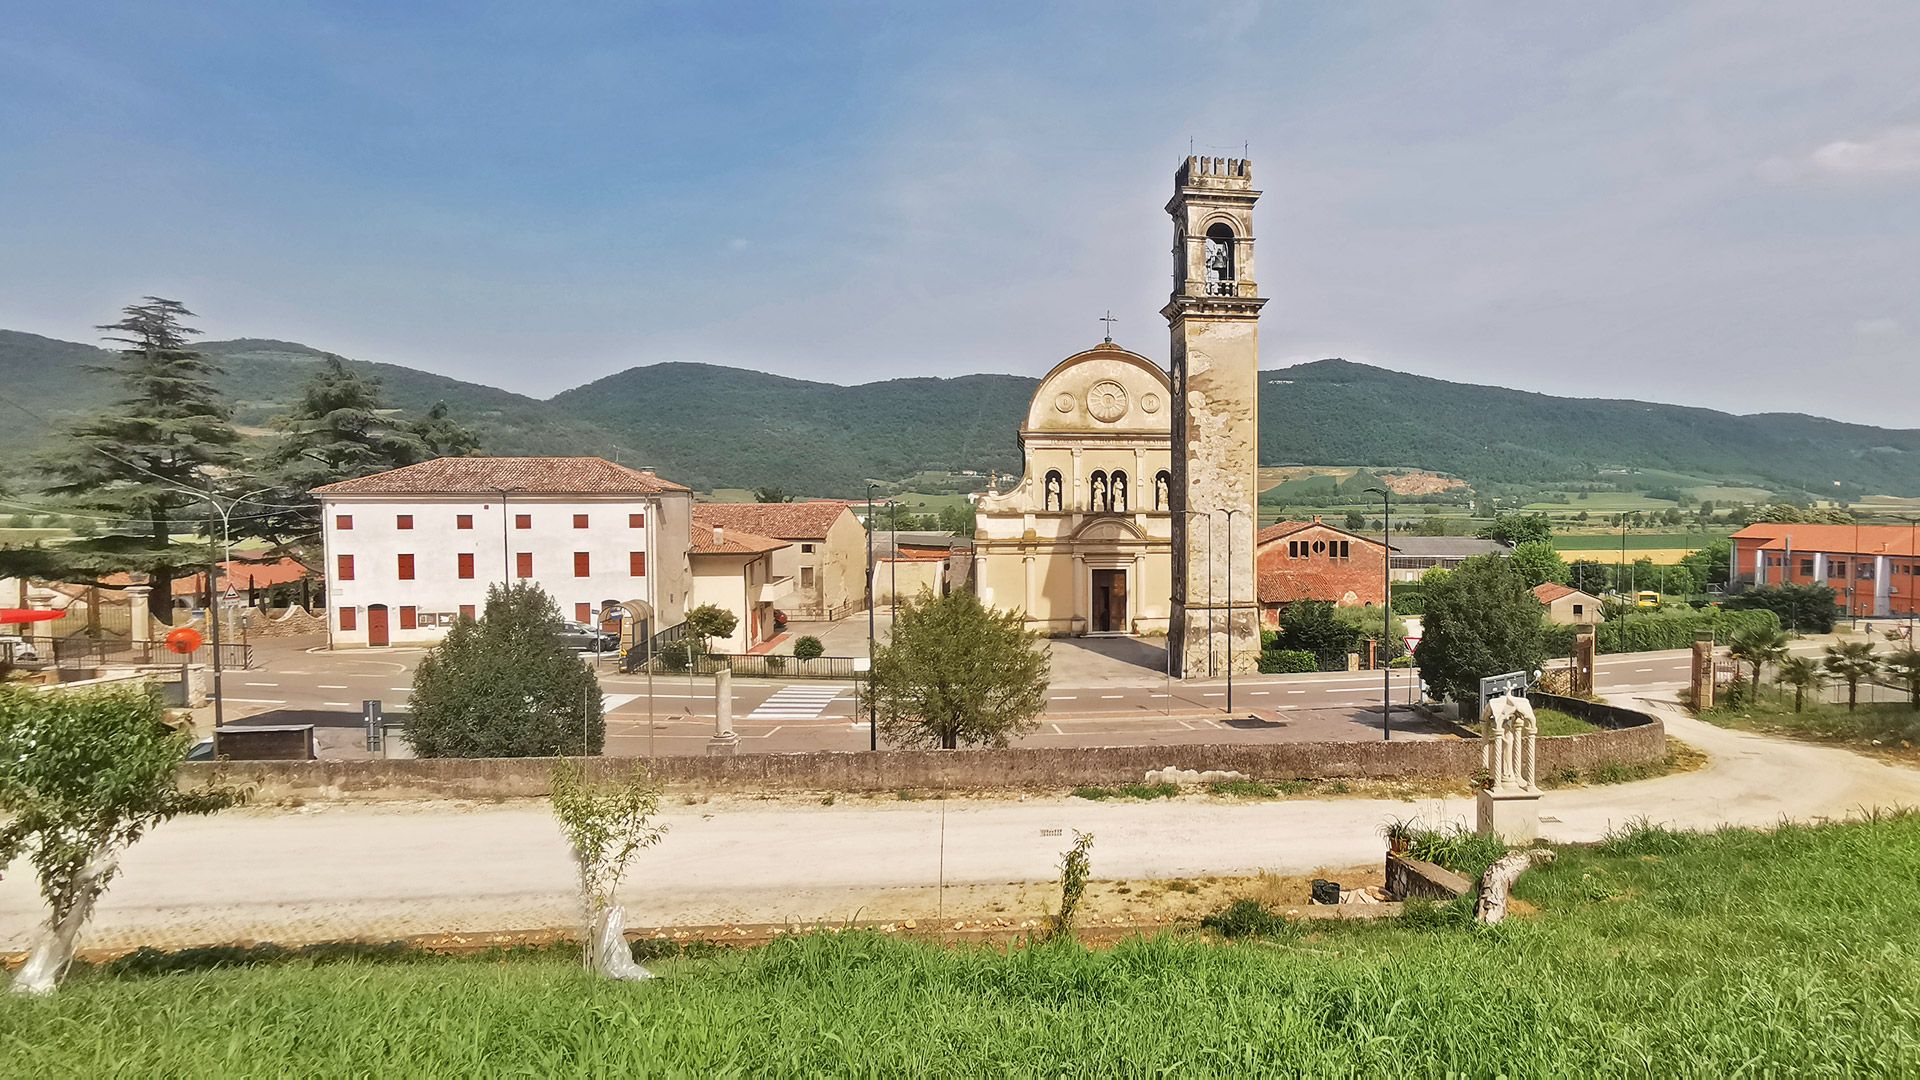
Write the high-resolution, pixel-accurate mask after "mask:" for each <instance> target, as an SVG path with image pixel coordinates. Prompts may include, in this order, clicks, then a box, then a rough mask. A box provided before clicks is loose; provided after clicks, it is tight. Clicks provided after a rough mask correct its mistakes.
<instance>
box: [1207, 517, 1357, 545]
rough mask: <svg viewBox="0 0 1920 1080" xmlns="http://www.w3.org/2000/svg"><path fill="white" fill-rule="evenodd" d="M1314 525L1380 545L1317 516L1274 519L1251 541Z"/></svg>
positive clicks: (1281, 537)
mask: <svg viewBox="0 0 1920 1080" xmlns="http://www.w3.org/2000/svg"><path fill="white" fill-rule="evenodd" d="M1316 525H1318V526H1319V527H1321V528H1323V529H1331V530H1332V531H1334V532H1337V533H1339V534H1340V535H1342V536H1351V537H1353V538H1354V539H1355V540H1358V541H1361V542H1362V543H1367V544H1372V545H1373V546H1374V547H1379V546H1380V541H1379V540H1378V539H1377V538H1375V537H1370V536H1367V535H1365V534H1363V533H1357V532H1354V531H1352V530H1350V529H1343V528H1341V527H1340V526H1338V525H1329V524H1327V523H1326V522H1324V521H1321V520H1320V519H1318V518H1315V519H1314V520H1312V521H1276V522H1274V523H1273V524H1271V525H1269V526H1267V527H1266V528H1264V529H1261V530H1260V531H1259V532H1258V533H1255V534H1254V537H1253V543H1254V546H1255V547H1259V546H1260V545H1261V544H1270V543H1272V542H1273V541H1275V540H1284V539H1286V538H1287V537H1289V536H1292V535H1293V534H1294V533H1297V532H1299V531H1300V530H1301V529H1311V528H1313V527H1314V526H1316ZM1204 527H1205V526H1202V528H1204ZM1189 528H1191V526H1189Z"/></svg>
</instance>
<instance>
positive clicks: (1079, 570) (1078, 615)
mask: <svg viewBox="0 0 1920 1080" xmlns="http://www.w3.org/2000/svg"><path fill="white" fill-rule="evenodd" d="M1087 594H1088V588H1087V557H1086V556H1085V555H1082V554H1080V553H1079V552H1077V551H1076V552H1074V553H1073V615H1072V618H1070V619H1069V620H1068V621H1067V632H1068V633H1070V634H1078V633H1080V632H1082V631H1083V630H1088V629H1091V628H1092V627H1093V618H1092V616H1093V613H1092V612H1091V611H1089V610H1088V601H1087Z"/></svg>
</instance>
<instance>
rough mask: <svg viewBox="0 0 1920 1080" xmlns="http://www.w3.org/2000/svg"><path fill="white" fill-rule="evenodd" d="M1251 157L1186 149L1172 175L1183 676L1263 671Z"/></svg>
mask: <svg viewBox="0 0 1920 1080" xmlns="http://www.w3.org/2000/svg"><path fill="white" fill-rule="evenodd" d="M1259 198H1260V193H1259V192H1258V191H1255V190H1254V189H1253V163H1252V162H1251V161H1245V160H1241V159H1239V158H1214V157H1189V158H1187V160H1186V162H1185V163H1184V164H1182V165H1181V166H1180V169H1179V171H1178V172H1176V173H1175V174H1174V179H1173V199H1172V200H1171V201H1170V202H1168V203H1167V213H1169V214H1171V215H1172V216H1173V295H1172V297H1171V298H1170V299H1169V300H1168V301H1167V306H1166V307H1164V308H1162V309H1161V311H1160V313H1161V314H1162V315H1165V316H1166V317H1167V326H1168V328H1169V329H1170V330H1171V332H1172V335H1173V346H1172V353H1171V359H1172V369H1173V370H1172V376H1173V409H1172V417H1171V419H1172V422H1173V484H1172V492H1171V494H1172V498H1171V509H1172V510H1173V606H1172V611H1171V616H1172V618H1171V621H1170V624H1169V627H1168V631H1167V648H1168V650H1169V652H1170V653H1171V654H1172V655H1171V658H1170V659H1171V663H1172V666H1173V670H1174V673H1175V674H1177V675H1178V676H1179V677H1180V678H1183V679H1204V678H1211V677H1213V676H1224V675H1226V673H1227V671H1228V665H1229V664H1231V665H1232V670H1234V671H1236V672H1248V671H1255V670H1257V669H1258V663H1259V656H1260V605H1259V599H1258V598H1259V585H1258V582H1257V581H1256V580H1255V575H1254V557H1253V556H1254V553H1253V543H1254V534H1255V533H1256V532H1258V526H1259V520H1258V510H1257V505H1258V504H1257V500H1258V497H1259V482H1258V481H1259V476H1258V467H1259V446H1260V421H1259V412H1260V403H1259V394H1260V374H1259V373H1260V342H1259V320H1260V308H1261V307H1262V305H1264V304H1265V303H1266V300H1265V299H1264V298H1263V297H1261V296H1260V290H1259V287H1258V286H1257V285H1256V284H1255V279H1254V262H1253V204H1254V202H1255V201H1256V200H1257V199H1259Z"/></svg>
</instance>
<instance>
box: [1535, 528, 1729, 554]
mask: <svg viewBox="0 0 1920 1080" xmlns="http://www.w3.org/2000/svg"><path fill="white" fill-rule="evenodd" d="M1726 535H1727V534H1726V533H1724V532H1721V533H1713V534H1710V535H1707V536H1704V537H1703V536H1702V535H1701V534H1700V533H1699V532H1698V531H1695V532H1690V533H1683V532H1639V531H1637V530H1633V529H1629V530H1627V551H1628V552H1635V551H1667V550H1670V549H1673V548H1693V549H1695V550H1699V549H1700V548H1703V547H1705V546H1706V545H1707V542H1708V541H1710V540H1718V539H1721V538H1723V537H1725V536H1726ZM1553 546H1554V548H1555V549H1557V550H1560V551H1613V552H1618V551H1619V550H1620V533H1619V532H1618V531H1617V530H1616V531H1614V532H1611V533H1555V534H1554V536H1553Z"/></svg>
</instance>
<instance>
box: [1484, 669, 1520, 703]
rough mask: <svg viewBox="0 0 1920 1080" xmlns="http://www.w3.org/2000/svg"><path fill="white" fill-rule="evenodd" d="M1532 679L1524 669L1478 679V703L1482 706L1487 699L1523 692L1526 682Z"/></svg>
mask: <svg viewBox="0 0 1920 1080" xmlns="http://www.w3.org/2000/svg"><path fill="white" fill-rule="evenodd" d="M1531 681H1532V680H1531V679H1530V678H1528V676H1527V673H1526V672H1524V671H1510V672H1508V673H1507V674H1505V675H1495V676H1493V677H1492V678H1488V679H1481V680H1480V703H1481V704H1482V705H1483V706H1484V705H1485V704H1486V703H1487V701H1488V700H1489V699H1492V698H1497V697H1505V696H1507V695H1508V694H1525V693H1526V692H1527V684H1528V683H1529V682H1531Z"/></svg>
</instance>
